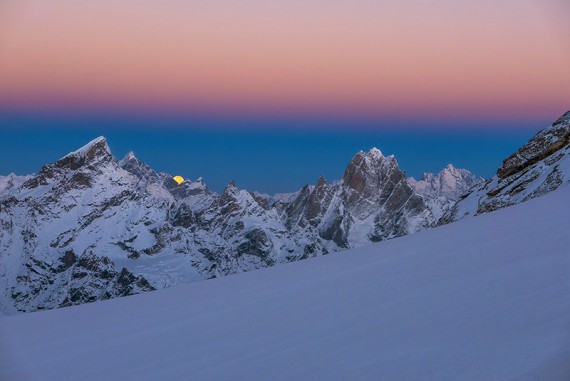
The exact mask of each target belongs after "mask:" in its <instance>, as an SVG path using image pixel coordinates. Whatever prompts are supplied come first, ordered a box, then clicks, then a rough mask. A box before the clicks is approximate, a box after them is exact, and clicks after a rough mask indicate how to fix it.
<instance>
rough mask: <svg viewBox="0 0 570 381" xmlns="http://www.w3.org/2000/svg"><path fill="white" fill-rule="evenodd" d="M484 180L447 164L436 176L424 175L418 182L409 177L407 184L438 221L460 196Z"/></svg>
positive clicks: (431, 174)
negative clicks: (422, 199) (421, 198)
mask: <svg viewBox="0 0 570 381" xmlns="http://www.w3.org/2000/svg"><path fill="white" fill-rule="evenodd" d="M484 180H485V179H483V178H482V177H477V176H475V175H474V174H472V173H471V172H469V171H468V170H466V169H460V168H455V167H454V166H453V165H451V164H448V165H447V166H446V167H445V168H444V169H442V170H441V172H439V173H438V174H433V173H424V175H423V177H422V178H421V179H420V180H416V179H414V178H413V177H410V178H408V184H409V185H410V187H411V188H412V189H413V190H414V191H415V192H416V193H417V194H419V195H420V196H422V197H423V198H424V201H425V203H426V205H427V206H428V208H429V209H430V210H431V211H432V213H433V215H434V216H435V217H436V218H437V219H439V218H441V217H442V216H443V214H444V213H445V212H446V211H447V210H449V209H450V208H451V207H452V206H453V205H454V204H455V202H456V201H457V200H459V199H460V197H461V196H463V195H464V194H467V192H469V190H470V189H471V188H472V187H473V186H475V185H477V184H479V183H481V182H483V181H484Z"/></svg>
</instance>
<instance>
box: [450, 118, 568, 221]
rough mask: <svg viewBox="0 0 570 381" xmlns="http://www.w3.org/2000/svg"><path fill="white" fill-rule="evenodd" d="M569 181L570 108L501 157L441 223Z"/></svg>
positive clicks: (516, 201) (529, 197)
mask: <svg viewBox="0 0 570 381" xmlns="http://www.w3.org/2000/svg"><path fill="white" fill-rule="evenodd" d="M568 183H570V111H569V112H567V113H566V114H564V115H563V116H562V117H560V118H559V119H558V120H556V121H555V122H554V123H553V124H552V125H551V126H550V127H547V128H545V129H544V130H542V131H540V132H538V133H537V134H536V135H535V136H534V137H533V138H532V139H531V140H530V141H529V142H528V143H526V144H525V145H524V146H522V147H521V148H519V149H518V150H517V151H516V152H515V153H513V154H512V155H510V156H509V157H508V158H506V159H505V160H504V161H503V164H502V165H501V167H500V168H499V169H498V170H497V174H496V175H495V176H494V177H493V178H492V179H490V180H487V181H485V182H483V183H481V184H480V185H479V186H477V187H475V188H473V189H472V190H471V191H470V193H469V194H468V195H466V196H465V197H464V198H462V199H461V200H460V201H459V202H458V203H457V204H455V205H454V206H453V208H451V209H450V210H449V211H448V212H446V213H445V215H444V216H443V217H442V219H441V221H440V223H442V224H444V223H449V222H452V221H457V220H459V219H461V218H464V217H466V216H475V215H478V214H481V213H486V212H491V211H493V210H497V209H500V208H504V207H507V206H510V205H514V204H518V203H521V202H524V201H527V200H529V199H531V198H534V197H538V196H542V195H544V194H545V193H548V192H551V191H553V190H555V189H557V188H559V187H560V186H563V185H565V184H568Z"/></svg>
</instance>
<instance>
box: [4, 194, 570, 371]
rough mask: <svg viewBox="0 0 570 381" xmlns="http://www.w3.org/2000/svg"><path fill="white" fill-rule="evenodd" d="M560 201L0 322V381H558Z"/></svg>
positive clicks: (565, 265) (562, 269)
mask: <svg viewBox="0 0 570 381" xmlns="http://www.w3.org/2000/svg"><path fill="white" fill-rule="evenodd" d="M232 192H233V191H232ZM567 205H570V187H569V186H565V187H560V189H558V190H557V191H555V192H552V193H551V194H548V195H546V196H544V197H541V198H538V199H533V200H530V201H529V202H527V203H524V204H521V205H516V206H513V207H512V208H507V209H503V210H498V211H497V212H495V213H493V214H492V215H491V214H486V215H481V216H479V217H477V218H469V219H464V220H462V221H459V222H457V223H454V224H450V225H446V226H441V227H438V228H435V229H430V230H426V231H423V232H420V233H418V234H413V235H409V236H406V237H402V238H399V239H396V240H390V241H385V242H381V243H378V244H370V245H367V246H365V247H361V248H358V249H351V250H349V251H345V252H343V253H338V254H336V255H332V256H326V257H320V258H312V259H310V260H307V261H302V262H297V263H291V264H287V265H283V266H277V267H274V268H270V269H265V270H261V271H255V272H250V273H247V274H239V275H236V276H231V277H225V278H222V279H213V280H209V281H205V282H196V283H193V284H191V285H185V286H180V287H174V288H170V289H166V290H159V291H156V292H152V293H146V294H144V295H136V296H131V297H126V298H121V299H116V300H109V301H104V302H97V303H91V304H87V305H82V306H74V307H71V308H63V309H59V310H53V311H45V312H38V313H32V314H24V315H18V316H5V317H0V338H1V340H2V341H1V342H0V343H1V344H2V345H1V346H0V379H2V380H25V381H36V380H58V381H75V380H84V381H90V380H108V381H115V380H117V381H119V380H120V381H124V380H139V381H146V380H252V381H254V380H332V381H335V380H357V381H361V380H449V381H452V380H453V381H455V380H493V381H503V380H505V381H507V380H517V381H527V380H528V381H535V380H548V381H566V380H569V379H570V330H569V329H568V327H570V298H569V297H568V296H569V295H570V278H569V274H570V252H569V250H568V248H569V247H570V235H569V234H568V227H569V226H570V214H569V213H568V210H567V209H566V208H564V207H561V206H567Z"/></svg>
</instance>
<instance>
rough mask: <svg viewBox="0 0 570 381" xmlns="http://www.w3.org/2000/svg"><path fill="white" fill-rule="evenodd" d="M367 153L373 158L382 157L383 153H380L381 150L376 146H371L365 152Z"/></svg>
mask: <svg viewBox="0 0 570 381" xmlns="http://www.w3.org/2000/svg"><path fill="white" fill-rule="evenodd" d="M367 155H368V156H371V157H373V158H375V159H379V158H383V157H384V155H383V154H382V151H380V150H379V149H378V148H376V147H372V148H371V149H370V151H368V154H367Z"/></svg>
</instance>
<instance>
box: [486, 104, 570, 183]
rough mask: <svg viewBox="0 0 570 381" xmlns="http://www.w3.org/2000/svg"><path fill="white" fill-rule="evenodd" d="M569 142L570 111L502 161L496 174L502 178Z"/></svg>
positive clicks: (543, 157) (550, 153)
mask: <svg viewBox="0 0 570 381" xmlns="http://www.w3.org/2000/svg"><path fill="white" fill-rule="evenodd" d="M568 144H570V111H568V112H566V113H565V114H564V115H562V116H561V117H560V118H558V119H557V120H556V121H555V122H554V123H552V125H551V126H550V127H548V128H545V129H544V130H542V131H540V132H538V133H537V134H536V135H535V136H534V137H533V138H532V139H530V141H529V142H528V143H526V144H525V145H524V146H522V147H521V148H519V149H518V150H517V151H516V152H515V153H513V154H512V155H511V156H509V157H508V158H506V159H505V160H504V161H503V165H501V167H500V168H499V169H498V170H497V176H498V177H499V178H501V179H504V178H506V177H508V176H510V175H512V174H515V173H517V172H520V171H522V170H523V169H525V168H527V167H528V166H530V165H532V164H534V163H536V162H538V161H540V160H542V159H545V158H546V157H548V156H550V155H552V154H553V153H555V152H556V151H558V150H560V149H561V148H563V147H565V146H567V145H568Z"/></svg>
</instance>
